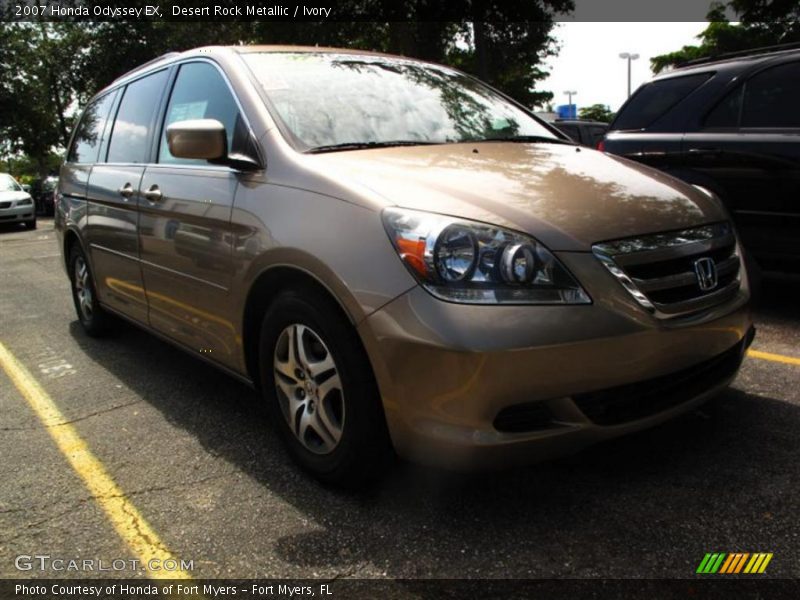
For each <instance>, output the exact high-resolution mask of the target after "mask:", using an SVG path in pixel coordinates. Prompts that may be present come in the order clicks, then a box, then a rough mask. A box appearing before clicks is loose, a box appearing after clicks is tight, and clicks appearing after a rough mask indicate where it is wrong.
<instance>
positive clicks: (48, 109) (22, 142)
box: [0, 0, 573, 173]
mask: <svg viewBox="0 0 800 600" xmlns="http://www.w3.org/2000/svg"><path fill="white" fill-rule="evenodd" d="M76 1H77V0H72V2H70V1H69V0H64V1H62V2H61V4H62V5H67V4H70V3H74V2H76ZM227 1H231V0H218V1H217V4H222V3H225V2H227ZM457 1H458V0H456V3H457ZM462 3H463V4H464V6H462V7H460V9H461V14H462V16H461V17H460V20H453V17H452V14H454V13H453V12H452V11H453V6H452V4H453V3H440V2H436V1H434V0H409V1H408V2H405V3H402V4H398V3H394V4H393V3H391V2H388V0H340V1H339V5H340V8H341V7H342V6H345V5H347V6H349V7H350V8H353V9H355V8H361V9H362V10H363V9H365V8H366V9H368V8H369V5H370V4H376V5H381V7H382V8H383V9H384V14H386V12H385V11H386V10H395V11H399V12H397V18H396V20H393V21H388V22H352V23H342V22H313V23H312V22H280V21H249V22H238V21H221V22H215V23H213V24H211V23H208V22H198V21H180V22H179V21H170V20H145V19H142V20H136V21H108V22H83V21H72V22H70V21H61V22H58V23H53V22H31V23H10V22H3V23H0V140H2V141H0V157H2V156H6V157H9V156H17V155H19V154H27V155H28V156H30V157H32V158H33V159H34V160H35V163H36V164H37V165H39V167H38V168H39V170H40V171H41V172H42V173H44V171H46V170H47V168H48V165H49V164H50V161H51V155H52V154H53V152H59V151H61V152H63V149H64V148H65V147H66V145H67V142H68V139H69V135H70V132H71V130H72V126H73V124H74V119H75V118H76V113H77V112H78V110H79V108H80V107H82V106H83V105H85V103H86V102H87V100H88V99H89V98H90V97H91V96H92V95H94V94H95V93H96V92H97V91H99V90H100V89H102V88H103V87H105V86H107V85H108V84H110V83H111V82H112V81H113V80H114V79H116V78H117V77H119V76H120V75H122V74H124V73H125V72H127V71H129V70H130V69H132V68H134V67H136V66H138V65H141V64H143V63H145V62H147V61H149V60H151V59H153V58H156V57H158V56H160V55H162V54H164V53H166V52H170V51H182V50H187V49H189V48H195V47H198V46H205V45H217V44H220V45H222V44H224V45H229V44H234V45H236V44H252V43H260V44H301V45H319V46H337V47H347V48H361V49H366V50H378V51H384V52H390V53H395V54H402V55H406V56H410V57H415V58H421V59H425V60H431V61H435V62H441V63H445V64H450V65H453V66H455V67H457V68H460V69H462V70H465V71H467V72H470V73H473V74H475V75H477V76H478V77H480V78H482V79H484V80H486V81H488V82H489V83H490V84H492V85H494V86H495V87H497V88H499V89H500V90H501V91H503V92H505V93H507V94H509V95H510V96H512V97H514V98H515V99H516V100H518V101H520V102H522V103H523V104H526V105H528V106H535V105H540V104H543V103H545V102H547V101H548V100H550V99H552V94H551V93H549V92H544V91H538V90H536V89H535V87H536V84H537V82H539V81H540V80H542V79H543V78H544V77H546V75H547V73H546V71H545V70H544V69H543V68H542V62H543V60H544V59H545V58H546V57H548V56H551V55H553V54H555V52H556V50H557V49H556V47H555V41H554V38H553V37H552V35H551V32H552V28H553V25H554V21H553V17H554V14H555V13H557V12H566V11H569V10H571V9H572V8H573V0H529V1H528V2H525V3H517V4H515V5H510V6H506V5H504V4H501V3H498V2H496V1H494V0H471V1H469V2H467V0H463V1H462ZM145 4H147V2H146V1H141V0H135V1H133V2H127V3H126V6H133V5H142V6H143V5H145ZM350 5H352V6H350ZM387 7H389V8H388V9H387ZM457 8H458V7H457ZM448 11H450V12H448Z"/></svg>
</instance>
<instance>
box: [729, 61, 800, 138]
mask: <svg viewBox="0 0 800 600" xmlns="http://www.w3.org/2000/svg"><path fill="white" fill-rule="evenodd" d="M742 127H800V63H789V64H786V65H780V66H777V67H772V68H771V69H767V70H766V71H762V72H761V73H758V74H756V75H754V76H753V77H752V78H751V79H749V80H748V81H747V83H746V84H745V91H744V105H743V107H742Z"/></svg>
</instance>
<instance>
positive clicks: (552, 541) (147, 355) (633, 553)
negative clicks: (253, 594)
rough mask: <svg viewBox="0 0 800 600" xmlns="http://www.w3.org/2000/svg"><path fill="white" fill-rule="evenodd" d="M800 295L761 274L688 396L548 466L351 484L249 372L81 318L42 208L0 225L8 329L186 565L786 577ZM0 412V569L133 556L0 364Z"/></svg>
mask: <svg viewBox="0 0 800 600" xmlns="http://www.w3.org/2000/svg"><path fill="white" fill-rule="evenodd" d="M799 292H800V288H798V286H797V285H790V284H787V283H769V284H767V286H766V288H765V293H764V297H763V299H762V304H761V306H760V307H759V309H758V312H757V318H756V325H757V327H758V335H757V337H756V341H755V343H754V346H753V349H754V350H756V351H758V352H760V353H763V354H758V355H757V356H758V357H755V356H751V357H749V358H748V359H746V361H745V364H744V366H743V368H742V371H741V374H740V375H739V377H738V379H737V380H736V382H735V383H734V385H733V387H732V388H731V389H730V390H729V391H727V392H726V393H725V394H724V395H723V396H721V397H720V398H718V399H717V400H715V401H713V402H712V403H710V404H708V405H706V406H704V407H703V408H702V409H701V410H698V411H695V412H692V413H690V414H687V415H685V416H684V417H682V418H680V419H678V420H676V421H674V422H671V423H669V424H667V425H664V426H661V427H659V428H657V429H655V430H651V431H648V432H644V433H641V434H638V435H635V436H632V437H628V438H624V439H620V440H615V441H613V442H609V443H605V444H603V445H600V446H596V447H594V448H591V449H589V450H587V451H584V452H583V453H581V454H579V455H577V456H574V457H570V458H567V459H562V460H558V461H555V462H551V463H547V464H541V465H536V466H532V467H528V468H525V469H519V470H514V471H507V472H500V473H495V474H492V475H489V476H486V475H483V476H464V475H457V474H451V473H445V472H441V471H435V470H429V469H423V468H418V467H414V466H410V465H404V464H401V465H398V467H397V468H396V469H394V470H393V471H392V472H391V473H389V474H388V476H387V477H386V479H385V481H384V482H383V483H382V484H381V485H380V486H378V487H377V488H375V489H372V490H369V491H367V492H363V493H360V494H345V493H342V492H337V491H332V490H329V489H326V488H324V487H321V486H320V485H318V484H317V483H315V482H314V481H313V480H311V479H309V478H308V477H306V476H305V475H303V474H302V473H300V472H299V471H298V470H297V469H296V468H295V467H294V465H293V464H292V463H291V462H290V460H289V458H288V456H287V454H286V453H285V452H284V451H283V449H282V447H281V445H280V443H279V440H278V437H277V435H276V434H275V432H273V430H272V427H271V424H270V423H269V421H268V419H267V418H266V417H265V416H263V414H262V412H261V411H259V410H258V408H257V403H258V400H259V399H258V397H257V396H256V394H255V393H254V392H253V391H251V390H249V389H248V388H247V387H245V386H243V385H241V384H239V383H237V382H236V381H234V380H232V379H230V378H228V377H227V376H225V375H223V374H221V373H218V372H216V371H214V370H213V369H209V368H208V367H206V366H204V365H203V364H202V363H200V362H198V361H196V360H195V359H193V358H191V357H189V356H186V355H185V354H183V353H181V352H180V351H178V350H176V349H174V348H172V347H171V346H169V345H167V344H165V343H163V342H161V341H158V340H157V339H155V338H153V337H151V336H149V335H148V334H145V333H143V332H142V331H139V330H138V329H136V328H134V327H132V326H125V327H123V328H121V331H120V332H119V333H118V334H117V335H115V336H114V337H112V338H110V339H106V340H94V339H90V338H88V337H86V336H85V335H84V334H83V332H82V331H81V329H80V327H79V325H78V322H77V320H76V317H75V312H74V309H73V306H72V303H71V299H70V294H69V286H68V282H67V278H66V276H65V274H64V271H63V269H62V267H61V264H60V259H59V253H58V248H57V247H56V242H55V235H54V232H53V230H52V220H46V219H42V220H40V225H39V229H38V230H35V231H26V230H24V229H22V228H19V229H17V228H9V227H5V228H4V229H2V230H0V315H2V320H0V343H2V345H3V346H5V348H6V349H7V350H8V352H9V353H11V354H13V356H14V357H15V359H16V360H17V361H18V362H19V363H21V364H22V366H23V367H24V369H25V370H27V372H28V373H29V374H30V375H31V376H32V377H33V378H34V379H35V380H36V382H38V384H39V385H40V386H41V387H42V388H43V390H44V392H46V394H47V395H48V396H49V397H50V398H51V399H52V401H53V403H54V404H55V405H56V406H57V408H58V410H59V411H60V413H61V414H62V415H63V416H64V417H65V420H66V421H68V422H69V423H70V425H71V427H72V428H73V429H74V431H76V432H77V434H78V435H79V436H80V438H81V439H82V440H83V441H84V442H85V444H86V446H88V448H89V449H90V450H91V452H92V453H93V455H94V456H95V457H96V458H97V459H98V461H99V462H100V463H102V465H103V467H104V469H105V471H106V473H107V474H108V476H109V477H111V478H112V479H113V481H114V482H115V483H116V485H117V486H118V488H119V489H120V490H121V491H122V493H123V494H124V495H125V497H126V498H127V499H128V500H129V502H130V505H132V506H135V508H136V510H137V511H138V513H139V514H140V515H141V516H143V518H144V519H145V520H146V522H147V523H149V525H150V527H151V528H152V531H153V532H155V534H157V536H158V540H160V541H159V544H163V545H164V546H165V547H167V548H169V549H170V551H171V552H172V553H174V555H176V556H179V557H180V558H182V559H189V560H192V561H194V568H193V571H192V575H193V576H195V577H198V578H224V577H238V578H250V577H286V578H303V577H322V578H331V579H333V578H336V577H392V578H417V577H419V578H423V577H442V578H459V577H492V578H503V577H508V578H512V577H513V578H550V577H558V578H570V577H574V578H583V577H636V578H676V577H691V576H694V571H695V569H696V567H697V565H698V563H699V562H700V560H701V559H702V558H703V556H704V554H705V553H707V552H716V551H722V552H770V553H773V554H774V558H773V559H772V561H771V563H770V565H769V569H768V571H767V573H766V574H765V575H764V576H765V577H799V576H800V550H799V548H800V527H798V523H799V520H800V517H799V515H800V494H798V493H797V490H798V489H800V361H798V360H797V359H800V293H799ZM793 359H794V362H793ZM0 413H1V414H2V421H1V422H0V430H1V431H2V433H0V456H2V460H1V461H0V474H1V475H0V480H1V481H2V482H3V485H1V486H0V577H6V578H12V577H19V576H20V575H24V576H40V577H41V576H44V577H54V576H57V575H59V574H58V573H52V572H43V573H36V572H31V573H24V574H23V573H20V572H19V571H17V569H16V568H15V557H17V556H19V555H21V554H26V555H33V554H49V555H52V556H60V557H65V558H73V557H75V558H78V557H79V558H86V557H97V558H100V559H107V560H109V561H110V560H112V559H117V558H122V559H128V558H133V557H134V555H133V551H132V550H131V548H130V546H129V545H128V544H126V542H125V540H124V539H123V537H121V536H120V535H119V524H117V525H116V526H115V525H114V524H112V522H111V521H110V520H109V518H108V512H107V509H106V508H104V506H103V504H102V503H101V502H99V501H98V500H97V499H96V498H93V496H92V494H91V493H90V491H89V489H88V488H87V486H86V485H85V482H84V481H83V480H82V479H81V478H80V477H79V476H78V474H76V471H75V470H73V469H72V468H71V467H70V464H69V463H68V462H67V460H66V459H65V456H64V454H63V452H62V449H60V448H59V446H58V445H56V443H54V441H53V439H52V438H51V436H50V435H49V433H48V428H47V427H46V426H45V424H43V422H42V420H41V419H40V416H39V415H37V413H36V412H34V410H32V408H31V405H30V404H29V402H27V401H26V399H25V397H24V396H23V395H22V394H21V393H20V390H19V389H18V386H17V385H15V384H14V382H13V381H12V379H11V378H10V376H9V375H8V373H7V372H6V373H3V372H0ZM53 426H54V425H52V424H50V427H53ZM56 426H57V425H56ZM132 523H133V526H135V525H136V520H135V519H133V518H132ZM123 526H124V524H123ZM62 575H73V576H75V574H69V573H65V574H62ZM85 575H91V573H83V574H81V576H85ZM122 575H125V576H137V577H138V576H142V574H141V573H123V574H122Z"/></svg>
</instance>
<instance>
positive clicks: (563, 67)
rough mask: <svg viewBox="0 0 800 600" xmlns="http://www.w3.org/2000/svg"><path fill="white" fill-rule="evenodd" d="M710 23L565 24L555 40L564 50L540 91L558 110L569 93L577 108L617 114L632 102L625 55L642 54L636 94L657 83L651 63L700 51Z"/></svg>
mask: <svg viewBox="0 0 800 600" xmlns="http://www.w3.org/2000/svg"><path fill="white" fill-rule="evenodd" d="M707 25H708V23H705V22H687V23H662V22H659V23H642V22H625V23H603V22H563V23H559V24H558V25H557V27H556V30H555V31H554V35H555V37H556V39H557V40H558V42H559V44H560V45H561V50H560V51H559V53H558V56H556V57H552V58H550V59H549V60H548V61H547V63H546V64H547V66H548V67H549V68H550V76H549V77H548V78H547V79H545V80H542V81H541V82H539V83H538V84H537V86H536V88H537V89H539V90H549V91H551V92H553V94H554V96H553V104H554V105H559V104H566V103H567V96H566V95H565V94H564V91H566V90H572V91H577V92H578V94H577V95H576V96H574V97H573V100H572V101H573V103H575V104H577V105H578V108H580V107H581V106H590V105H592V104H607V105H609V106H610V107H611V110H613V111H616V110H617V109H618V108H619V107H620V105H621V104H622V103H623V102H624V101H625V99H626V97H627V87H628V83H627V81H628V66H627V61H626V60H623V59H621V58H619V54H620V53H621V52H630V53H636V54H639V59H638V60H635V61H633V64H632V68H631V82H632V83H631V87H632V89H633V90H636V88H637V87H638V86H639V85H640V84H642V83H644V82H645V81H648V80H649V79H651V78H652V76H653V74H652V72H651V71H650V58H651V57H653V56H657V55H659V54H665V53H667V52H672V51H673V50H679V49H680V48H681V47H683V46H685V45H689V44H691V45H696V44H698V43H699V40H697V39H696V38H695V36H696V35H697V34H699V33H700V32H701V31H703V30H704V29H705V28H706V26H707Z"/></svg>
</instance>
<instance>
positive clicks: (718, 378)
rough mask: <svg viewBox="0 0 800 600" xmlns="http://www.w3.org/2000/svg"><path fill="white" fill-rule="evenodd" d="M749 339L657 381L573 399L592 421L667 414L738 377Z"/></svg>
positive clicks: (610, 422)
mask: <svg viewBox="0 0 800 600" xmlns="http://www.w3.org/2000/svg"><path fill="white" fill-rule="evenodd" d="M748 340H749V338H748V339H745V340H743V341H742V342H740V343H738V344H736V346H734V347H733V348H731V349H730V350H728V351H726V352H724V353H723V354H720V355H718V356H716V357H714V358H712V359H711V360H708V361H706V362H703V363H700V364H698V365H695V366H693V367H689V368H688V369H683V370H682V371H677V372H675V373H670V374H669V375H664V376H662V377H657V378H655V379H649V380H647V381H640V382H637V383H632V384H628V385H623V386H620V387H616V388H609V389H605V390H601V391H598V392H590V393H588V394H579V395H577V396H574V397H573V400H574V402H575V404H576V405H577V406H578V408H580V409H581V411H583V414H585V415H586V416H587V417H588V418H589V420H591V421H592V422H593V423H596V424H598V425H619V424H622V423H627V422H630V421H636V420H638V419H644V418H646V417H649V416H651V415H655V414H657V413H660V412H663V411H665V410H668V409H670V408H672V407H674V406H678V405H679V404H683V403H684V402H688V401H689V400H691V399H693V398H696V397H697V396H699V395H700V394H702V393H704V392H707V391H709V390H711V389H713V388H714V387H716V386H717V385H719V384H720V383H722V382H724V381H726V380H727V379H730V378H731V377H733V376H734V375H735V374H736V371H737V370H738V369H739V365H740V364H741V362H742V357H743V350H744V345H745V344H746V343H747V342H748Z"/></svg>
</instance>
